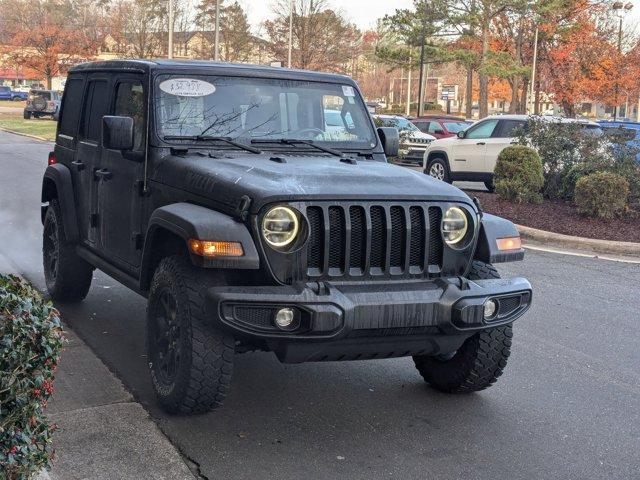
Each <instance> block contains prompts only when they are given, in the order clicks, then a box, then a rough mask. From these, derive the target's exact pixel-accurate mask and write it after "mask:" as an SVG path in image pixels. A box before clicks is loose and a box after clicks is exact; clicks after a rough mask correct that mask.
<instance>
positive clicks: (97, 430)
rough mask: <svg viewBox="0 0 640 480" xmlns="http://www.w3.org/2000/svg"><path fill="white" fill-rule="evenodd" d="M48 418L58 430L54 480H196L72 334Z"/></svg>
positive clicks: (52, 477)
mask: <svg viewBox="0 0 640 480" xmlns="http://www.w3.org/2000/svg"><path fill="white" fill-rule="evenodd" d="M66 332H67V339H68V341H69V343H68V344H67V345H66V346H65V351H64V352H63V354H62V360H61V362H60V368H59V370H58V372H57V375H56V382H55V393H54V395H53V397H52V399H51V402H50V403H49V406H48V407H47V414H48V416H49V418H50V419H51V421H52V422H54V423H56V424H57V425H58V430H57V431H56V432H55V434H54V446H55V448H56V460H55V461H54V464H53V469H52V470H51V472H49V476H50V477H51V479H52V480H75V479H92V480H93V479H105V480H107V479H109V480H115V479H132V480H133V479H135V480H138V479H157V480H161V479H167V480H169V479H171V480H174V479H176V480H180V479H185V480H187V479H189V480H193V479H194V478H196V477H195V476H194V475H193V474H192V473H191V471H190V470H189V468H188V467H187V466H186V464H185V463H184V462H183V460H182V457H181V456H180V454H179V453H178V451H177V450H176V449H175V448H174V447H173V445H171V443H170V442H169V440H167V438H166V437H165V436H164V435H163V434H162V432H160V430H159V429H158V427H157V426H156V425H155V423H153V421H152V420H151V419H150V418H149V415H148V414H147V412H146V411H145V410H144V409H143V408H142V406H141V405H140V404H139V403H136V402H135V401H134V400H133V399H132V397H131V395H130V394H129V393H128V392H127V391H126V390H125V389H124V388H123V386H122V384H121V383H120V381H119V380H118V379H116V378H115V377H114V376H113V375H111V373H110V372H109V370H108V369H107V368H106V367H105V366H104V365H103V364H102V362H101V361H100V360H99V359H98V358H97V357H96V356H95V355H94V354H93V353H92V351H91V350H90V349H89V347H87V345H85V343H84V342H83V341H82V340H80V339H79V338H78V337H77V336H76V335H75V334H74V333H73V332H71V331H70V330H68V329H67V330H66Z"/></svg>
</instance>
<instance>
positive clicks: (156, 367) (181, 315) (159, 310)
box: [147, 256, 235, 414]
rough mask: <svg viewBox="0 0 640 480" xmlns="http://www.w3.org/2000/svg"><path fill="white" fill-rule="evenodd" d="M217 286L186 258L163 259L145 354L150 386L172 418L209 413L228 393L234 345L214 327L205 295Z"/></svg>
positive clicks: (152, 293) (156, 279)
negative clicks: (147, 357)
mask: <svg viewBox="0 0 640 480" xmlns="http://www.w3.org/2000/svg"><path fill="white" fill-rule="evenodd" d="M214 283H215V280H214V279H213V278H212V277H211V276H208V274H207V272H204V271H203V270H202V269H197V268H195V267H194V266H193V265H191V263H190V262H189V261H188V260H187V259H186V258H184V257H182V256H172V257H168V258H165V259H163V260H162V261H161V262H160V265H159V266H158V268H157V269H156V272H155V274H154V276H153V280H152V283H151V288H150V291H149V303H148V307H147V350H148V355H149V369H150V373H151V381H152V383H153V388H154V390H155V393H156V396H157V397H158V401H159V402H160V404H161V405H162V407H163V408H164V409H165V410H166V411H168V412H169V413H181V414H193V413H204V412H207V411H210V410H212V409H214V408H216V407H218V406H220V405H222V402H223V400H224V398H225V396H226V394H227V390H228V389H229V385H230V383H231V374H232V371H233V355H234V350H235V341H234V339H233V337H232V336H231V335H229V334H227V333H225V332H222V331H220V330H218V329H216V328H215V327H212V326H211V324H210V323H211V322H210V320H209V319H207V316H206V314H205V309H204V306H205V298H204V295H205V292H206V288H207V286H210V285H212V284H214Z"/></svg>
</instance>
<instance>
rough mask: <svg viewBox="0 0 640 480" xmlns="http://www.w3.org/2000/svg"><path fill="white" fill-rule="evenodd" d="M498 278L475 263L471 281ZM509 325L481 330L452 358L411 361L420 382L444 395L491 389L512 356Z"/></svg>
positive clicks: (484, 265) (424, 357)
mask: <svg viewBox="0 0 640 480" xmlns="http://www.w3.org/2000/svg"><path fill="white" fill-rule="evenodd" d="M487 278H500V275H499V274H498V271H497V270H496V269H495V267H494V266H493V265H490V264H487V263H483V262H477V261H474V262H473V264H472V267H471V271H470V273H469V279H470V280H480V279H487ZM512 337H513V330H512V327H511V325H505V326H502V327H496V328H492V329H488V330H482V331H480V332H478V333H475V334H474V335H472V336H471V337H469V338H467V340H465V342H464V343H463V344H462V346H461V347H460V348H459V349H458V350H457V351H456V352H454V353H453V354H452V355H444V356H442V355H441V356H429V355H416V356H414V357H413V361H414V362H415V365H416V368H417V369H418V372H420V375H422V378H424V380H425V381H426V382H427V383H428V384H429V385H430V386H431V387H433V388H434V389H436V390H439V391H441V392H446V393H471V392H476V391H479V390H484V389H485V388H487V387H489V386H491V385H492V384H493V383H495V382H496V380H497V379H498V377H500V375H502V372H503V370H504V368H505V367H506V365H507V359H508V358H509V354H510V353H511V339H512Z"/></svg>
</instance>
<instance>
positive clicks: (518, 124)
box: [484, 120, 526, 173]
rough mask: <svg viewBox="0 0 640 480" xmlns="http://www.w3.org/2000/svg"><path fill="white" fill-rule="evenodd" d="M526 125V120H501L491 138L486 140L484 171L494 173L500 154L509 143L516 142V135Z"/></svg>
mask: <svg viewBox="0 0 640 480" xmlns="http://www.w3.org/2000/svg"><path fill="white" fill-rule="evenodd" d="M525 125H526V122H525V121H524V120H500V123H498V126H497V127H496V128H495V130H494V131H493V134H492V135H491V138H487V140H486V144H487V145H486V151H485V155H484V171H486V172H489V173H493V171H494V170H495V168H496V162H497V161H498V155H500V152H501V151H502V150H504V149H505V148H507V147H508V146H509V145H512V144H515V143H516V138H514V137H515V135H517V132H518V130H520V129H522V128H524V127H525Z"/></svg>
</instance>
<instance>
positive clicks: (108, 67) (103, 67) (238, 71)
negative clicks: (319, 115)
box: [69, 59, 355, 84]
mask: <svg viewBox="0 0 640 480" xmlns="http://www.w3.org/2000/svg"><path fill="white" fill-rule="evenodd" d="M123 70H132V71H134V70H139V71H142V72H144V73H149V72H152V71H153V72H156V71H157V72H162V73H169V72H171V71H176V72H180V73H187V72H190V73H193V74H201V75H202V74H210V75H235V76H250V77H271V78H286V79H291V80H294V79H301V80H311V81H313V80H315V81H321V82H322V81H323V82H337V83H349V84H355V82H354V81H353V80H352V79H351V78H350V77H348V76H346V75H340V74H337V73H325V72H313V71H311V70H296V69H290V68H282V67H270V66H266V65H252V64H246V63H225V62H214V61H210V60H166V59H158V60H139V59H135V60H124V59H123V60H103V61H97V62H87V63H81V64H79V65H76V66H75V67H73V68H71V69H70V70H69V73H77V72H91V71H114V72H115V71H123Z"/></svg>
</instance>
